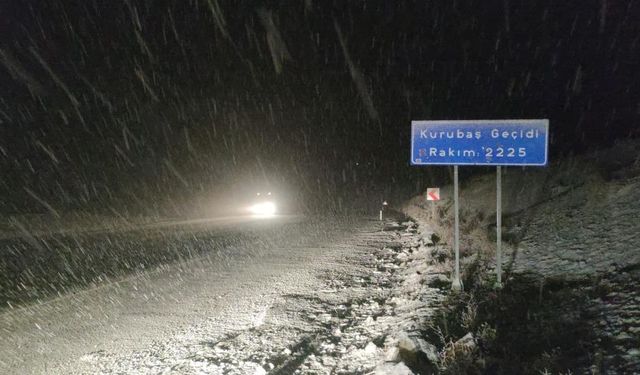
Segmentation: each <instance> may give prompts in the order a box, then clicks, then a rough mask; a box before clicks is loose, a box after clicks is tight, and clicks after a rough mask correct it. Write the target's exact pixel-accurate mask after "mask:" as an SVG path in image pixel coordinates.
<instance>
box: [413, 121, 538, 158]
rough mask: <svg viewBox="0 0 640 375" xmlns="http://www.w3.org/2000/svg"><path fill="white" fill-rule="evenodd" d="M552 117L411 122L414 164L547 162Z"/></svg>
mask: <svg viewBox="0 0 640 375" xmlns="http://www.w3.org/2000/svg"><path fill="white" fill-rule="evenodd" d="M548 143H549V120H546V119H544V120H459V121H412V122H411V164H412V165H520V166H525V165H530V166H545V165H547V154H548Z"/></svg>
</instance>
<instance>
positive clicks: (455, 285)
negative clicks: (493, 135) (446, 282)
mask: <svg viewBox="0 0 640 375" xmlns="http://www.w3.org/2000/svg"><path fill="white" fill-rule="evenodd" d="M458 201H459V199H458V166H457V165H454V166H453V206H454V211H455V214H454V230H453V232H454V235H453V236H454V237H453V244H454V245H453V248H454V251H455V253H456V266H455V267H456V268H455V274H454V275H453V281H452V282H451V289H452V290H454V291H461V290H462V281H461V280H460V215H459V209H460V206H459V203H458Z"/></svg>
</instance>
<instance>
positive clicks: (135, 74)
mask: <svg viewBox="0 0 640 375" xmlns="http://www.w3.org/2000/svg"><path fill="white" fill-rule="evenodd" d="M639 19H640V2H637V1H636V2H633V1H615V0H597V1H593V0H586V1H585V0H579V1H573V0H571V1H551V0H547V1H527V0H519V1H513V0H499V1H495V0H490V1H486V0H483V1H477V0H476V1H402V0H398V1H343V2H340V1H322V2H321V1H313V0H296V1H280V2H277V1H226V0H183V1H162V0H159V1H158V0H154V1H151V0H147V1H134V0H110V1H106V0H105V1H99V0H93V1H92V0H88V1H86V0H84V1H79V0H78V1H64V0H43V1H36V0H28V1H9V0H5V1H3V2H0V87H1V88H2V89H1V90H0V171H1V173H2V181H1V183H0V194H1V195H2V197H3V198H2V200H0V212H4V213H16V212H40V211H42V210H43V209H45V210H46V206H45V205H43V202H46V203H47V204H50V205H51V207H54V208H55V210H57V211H60V212H65V211H72V210H100V209H104V208H105V207H112V208H114V209H115V210H118V211H121V210H124V209H126V210H127V211H129V212H130V213H152V212H155V210H163V209H164V208H165V207H167V206H171V207H175V206H176V205H175V202H179V203H180V204H182V205H185V207H186V206H189V205H194V204H198V203H197V202H202V201H203V200H207V199H211V197H215V196H223V195H225V194H227V193H228V192H230V191H239V190H240V191H241V190H242V187H246V186H254V184H259V183H262V182H263V181H264V180H265V179H269V180H271V183H272V184H275V185H278V184H284V185H287V186H288V187H289V189H291V190H294V191H296V192H298V193H299V194H300V197H301V198H303V200H304V201H305V202H307V204H308V205H309V206H314V205H322V206H326V202H327V197H332V202H349V201H351V202H353V201H354V199H353V197H354V196H356V195H360V196H374V197H379V196H381V195H382V193H383V191H384V190H390V189H391V190H393V189H396V188H397V187H398V186H410V187H411V188H414V187H415V186H416V181H417V179H418V178H419V177H420V176H421V175H424V173H425V172H424V170H418V169H415V168H411V167H409V166H408V156H409V155H408V143H409V126H410V121H411V120H412V119H473V118H540V117H543V118H549V119H550V121H551V133H552V145H551V147H552V152H553V154H552V158H553V157H554V156H556V157H557V156H559V155H562V154H564V153H569V152H583V151H586V150H590V149H593V148H596V147H604V146H607V145H609V144H611V143H612V142H613V141H615V140H616V139H621V138H628V137H637V136H638V126H637V123H638V120H639V117H640V115H639V113H640V101H639V98H640V95H639V94H640V69H639V67H640V45H639V44H640V22H638V20H639ZM356 162H357V163H359V165H356ZM434 173H435V175H436V176H437V175H444V173H443V172H442V169H439V170H437V171H436V172H434ZM310 196H312V197H315V199H310V198H309V197H310ZM167 202H171V204H169V203H167ZM194 202H195V203H194ZM340 204H341V203H340Z"/></svg>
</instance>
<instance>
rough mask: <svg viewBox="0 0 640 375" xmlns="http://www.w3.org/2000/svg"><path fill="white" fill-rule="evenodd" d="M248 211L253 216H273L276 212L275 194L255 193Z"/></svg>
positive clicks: (268, 192)
mask: <svg viewBox="0 0 640 375" xmlns="http://www.w3.org/2000/svg"><path fill="white" fill-rule="evenodd" d="M248 211H249V212H250V213H251V214H252V215H254V216H261V217H268V216H274V215H275V214H276V213H277V211H278V208H277V204H276V200H275V194H274V193H272V192H271V191H258V192H256V193H255V196H254V197H253V202H252V204H251V205H250V206H249V207H248Z"/></svg>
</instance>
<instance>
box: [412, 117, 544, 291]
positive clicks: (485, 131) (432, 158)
mask: <svg viewBox="0 0 640 375" xmlns="http://www.w3.org/2000/svg"><path fill="white" fill-rule="evenodd" d="M548 144H549V120H547V119H541V120H453V121H412V122H411V159H410V162H411V165H453V172H454V197H453V198H454V206H455V228H454V237H455V238H454V240H455V243H454V250H455V257H456V264H455V271H454V272H455V274H454V279H453V282H452V289H454V290H461V289H462V282H461V281H460V242H459V240H460V238H459V237H460V229H459V202H458V201H459V199H458V198H459V197H458V166H459V165H494V166H496V167H497V170H496V236H497V243H496V276H497V279H496V287H498V288H500V287H502V169H501V166H507V165H518V166H539V167H544V166H546V165H547V156H548Z"/></svg>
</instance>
